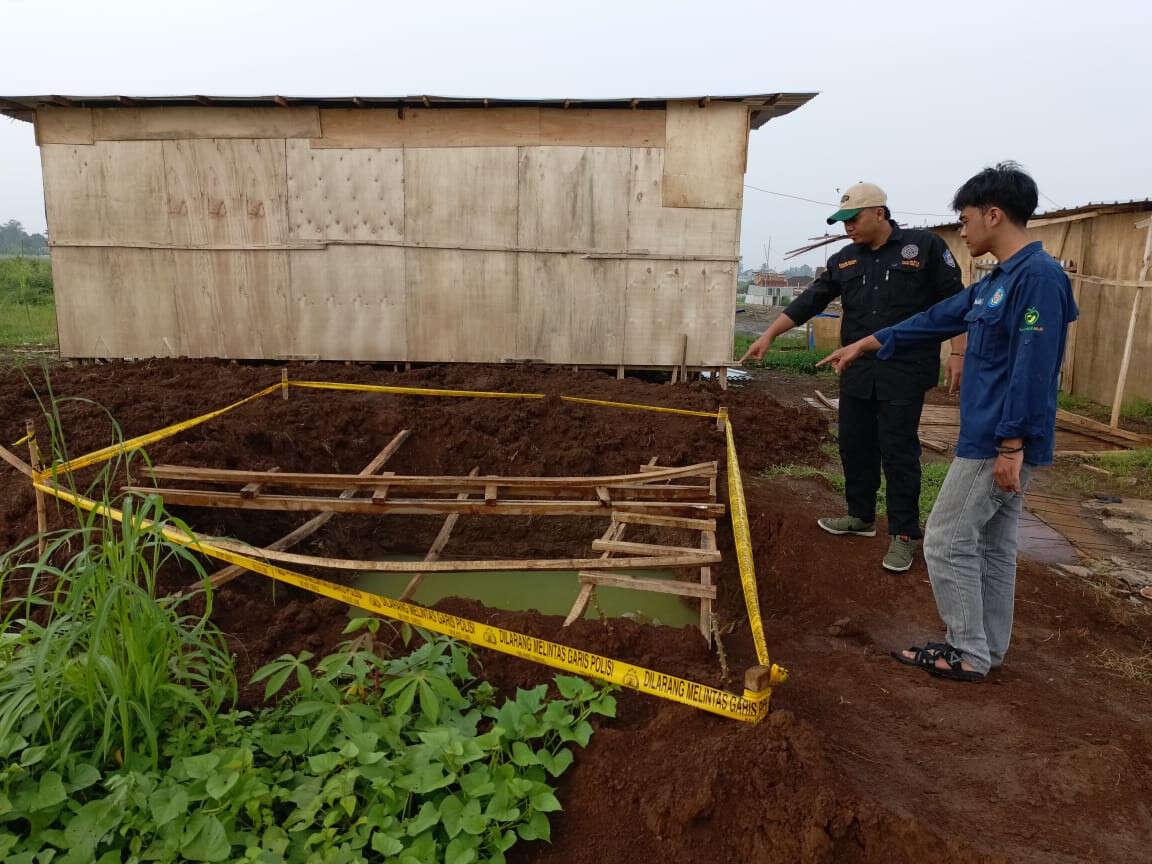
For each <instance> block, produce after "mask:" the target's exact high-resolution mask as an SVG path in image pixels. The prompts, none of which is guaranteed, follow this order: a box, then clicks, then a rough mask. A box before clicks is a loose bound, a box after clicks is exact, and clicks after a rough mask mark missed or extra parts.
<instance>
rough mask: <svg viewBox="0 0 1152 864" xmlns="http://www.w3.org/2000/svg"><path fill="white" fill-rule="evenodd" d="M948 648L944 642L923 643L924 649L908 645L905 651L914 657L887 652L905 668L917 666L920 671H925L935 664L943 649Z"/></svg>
mask: <svg viewBox="0 0 1152 864" xmlns="http://www.w3.org/2000/svg"><path fill="white" fill-rule="evenodd" d="M947 647H948V644H947V643H946V642H925V643H924V647H923V648H921V647H919V646H918V645H909V646H908V648H907V649H906V650H908V651H911V652H912V653H913V654H915V655H916V656H915V657H912V658H909V657H905V656H904V654H903V652H901V651H889V652H888V653H889V654H891V655H892V658H893V659H894V660H896V661H898V662H900V663H903V664H904V665H905V666H919V667H921V668H922V669H927V668H928V667H929V666H933V665H935V663H936V658H937V657H939V656H940V655H941V653H943V651H944V649H945V648H947Z"/></svg>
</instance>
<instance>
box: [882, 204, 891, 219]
mask: <svg viewBox="0 0 1152 864" xmlns="http://www.w3.org/2000/svg"><path fill="white" fill-rule="evenodd" d="M884 218H885V219H887V220H888V221H889V222H891V221H892V211H891V210H889V209H888V207H887V206H885V207H884Z"/></svg>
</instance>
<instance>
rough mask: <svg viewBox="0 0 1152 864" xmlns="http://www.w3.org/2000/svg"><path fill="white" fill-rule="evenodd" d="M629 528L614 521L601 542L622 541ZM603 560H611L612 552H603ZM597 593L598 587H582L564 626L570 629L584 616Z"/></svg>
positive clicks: (610, 523) (587, 584)
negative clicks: (594, 594) (593, 595)
mask: <svg viewBox="0 0 1152 864" xmlns="http://www.w3.org/2000/svg"><path fill="white" fill-rule="evenodd" d="M627 530H628V528H627V526H626V525H624V524H622V523H620V522H617V521H616V520H613V521H612V522H609V523H608V527H607V528H605V529H604V534H603V535H601V537H600V539H601V540H620V539H623V537H624V532H625V531H627ZM600 557H601V558H611V557H612V553H611V552H603V553H601V555H600ZM595 591H596V586H595V585H593V584H591V583H586V584H583V585H581V586H580V591H579V592H578V593H577V595H576V600H575V601H574V602H573V603H572V608H571V609H569V610H568V615H567V617H565V619H564V626H565V627H568V626H570V625H571V624H572V622H574V621H575V620H576V619H577V618H582V617H583V616H584V612H585V610H586V609H587V608H588V602H589V601H590V600H591V599H592V594H593V593H594V592H595Z"/></svg>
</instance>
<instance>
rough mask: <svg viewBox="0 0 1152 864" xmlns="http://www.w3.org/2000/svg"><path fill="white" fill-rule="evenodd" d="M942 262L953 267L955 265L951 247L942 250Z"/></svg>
mask: <svg viewBox="0 0 1152 864" xmlns="http://www.w3.org/2000/svg"><path fill="white" fill-rule="evenodd" d="M944 263H945V264H947V265H948V266H949V267H955V266H956V259H955V258H953V257H952V250H951V249H945V250H944Z"/></svg>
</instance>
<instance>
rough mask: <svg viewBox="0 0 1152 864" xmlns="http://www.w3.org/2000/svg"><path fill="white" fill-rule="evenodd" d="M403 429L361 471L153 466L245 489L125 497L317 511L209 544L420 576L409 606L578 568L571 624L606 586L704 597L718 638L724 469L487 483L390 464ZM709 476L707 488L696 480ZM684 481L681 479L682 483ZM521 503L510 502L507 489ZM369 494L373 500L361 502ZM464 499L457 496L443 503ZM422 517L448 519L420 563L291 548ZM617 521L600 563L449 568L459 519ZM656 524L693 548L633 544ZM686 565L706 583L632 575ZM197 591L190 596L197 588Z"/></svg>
mask: <svg viewBox="0 0 1152 864" xmlns="http://www.w3.org/2000/svg"><path fill="white" fill-rule="evenodd" d="M408 437H409V431H408V430H401V431H400V432H399V433H397V435H396V436H395V437H394V438H393V439H392V440H391V441H390V442H389V443H388V445H387V446H386V447H385V448H384V449H383V450H382V451H381V452H380V453H379V454H377V456H376V457H375V458H374V459H373V460H372V461H371V462H370V463H369V464H368V465H367V466H365V468H364V469H363V470H362V471H361V472H360V473H359V474H355V475H346V474H318V473H302V472H285V471H281V470H280V469H279V468H273V469H270V470H267V471H243V470H232V469H215V468H199V467H191V466H180V465H163V464H161V465H154V466H149V467H147V468H146V469H145V473H146V474H147V475H148V477H149V478H150V479H151V480H152V481H153V483H157V482H158V481H183V482H190V483H195V484H199V485H215V486H230V487H234V488H235V487H239V491H220V490H212V489H202V488H198V489H186V488H170V487H165V486H156V485H153V486H125V487H122V491H125V492H131V493H136V494H159V495H160V496H161V497H162V498H163V499H164V500H165V502H166V503H169V504H178V505H182V506H195V507H207V508H217V509H260V510H284V511H316V512H317V515H316V516H314V517H313V518H311V519H309V520H308V521H307V522H306V523H304V524H303V525H301V526H299V527H298V528H296V529H295V530H293V531H291V532H289V533H288V534H286V535H285V536H284V537H281V538H280V539H278V540H276V541H274V542H273V543H271V544H269V545H268V546H266V547H255V546H250V545H248V544H245V543H237V542H233V541H230V540H225V539H221V538H206V539H209V540H210V542H212V543H213V544H215V545H218V546H220V547H221V548H226V549H231V550H233V551H236V552H240V553H243V554H246V555H250V556H252V557H255V558H258V559H260V560H263V561H266V562H281V563H291V564H296V565H304V566H312V567H320V568H327V569H341V570H351V571H361V572H363V571H374V572H404V573H410V574H412V575H411V578H410V580H409V582H408V584H407V585H406V587H405V588H404V591H403V592H402V593H401V595H400V597H399V599H400V600H403V601H407V600H409V599H410V598H411V597H412V595H413V594H414V593H415V592H416V590H417V589H418V588H419V586H420V584H421V582H422V580H423V578H424V577H425V575H427V574H428V573H434V572H459V571H465V572H483V571H491V570H504V571H529V572H545V571H555V570H575V571H577V574H578V576H577V578H578V579H579V581H580V590H579V592H578V594H577V598H576V601H575V602H574V604H573V606H572V610H571V611H570V613H569V615H568V617H567V619H566V620H565V626H567V625H569V624H571V623H572V622H573V621H575V620H576V619H577V618H579V617H581V616H582V615H583V614H584V612H585V611H586V609H587V606H588V603H589V601H590V600H591V599H592V597H593V595H594V593H595V589H596V587H597V586H599V585H607V586H612V587H618V588H627V589H630V590H636V591H650V592H654V593H664V594H675V595H678V596H681V597H686V598H694V599H698V600H699V601H700V624H699V629H700V633H701V635H702V636H703V637H704V639H705V640H706V641H708V642H709V643H710V642H711V633H712V629H713V628H712V601H714V600H715V599H716V587H715V585H713V584H712V569H711V566H712V565H714V564H716V563H718V562H719V561H720V560H721V556H720V553H719V552H718V551H717V549H716V540H715V536H716V535H715V532H716V521H715V517H716V516H719V515H723V513H724V511H725V508H724V506H723V505H722V504H719V503H718V502H717V500H716V475H717V471H718V466H717V463H716V462H704V463H699V464H696V465H688V466H682V467H660V466H657V465H656V459H655V458H653V459H652V460H651V461H649V463H648V464H646V465H643V466H641V467H640V471H639V472H638V473H635V474H617V475H607V476H591V477H589V476H576V477H523V476H511V477H510V476H491V475H480V474H479V469H478V468H474V469H473V470H472V471H471V472H470V473H469V474H468V475H467V476H464V477H459V476H424V475H397V474H395V473H392V472H383V473H382V472H381V470H380V469H381V468H383V466H384V465H385V464H386V463H387V461H388V460H389V459H390V458H391V457H392V456H393V455H394V454H395V453H396V451H397V450H398V449H399V448H400V446H401V445H402V444H403V443H404V442H405V441H406V440H407V439H408ZM693 479H695V480H704V481H705V483H704V484H700V483H686V482H683V481H686V480H693ZM673 481H681V482H673ZM270 487H277V488H285V489H291V490H300V489H305V490H329V489H340V493H339V495H337V496H335V497H318V496H308V495H302V494H276V493H273V492H270V491H268V490H269V488H270ZM413 491H415V492H416V493H418V494H420V495H421V496H422V497H419V498H400V497H397V494H398V493H404V492H408V493H412V492H413ZM502 491H504V492H511V493H513V494H515V495H516V496H517V497H516V498H513V499H505V498H502V497H501V492H502ZM358 493H362V494H363V495H365V496H367V497H357V494H358ZM437 495H439V496H454V497H436V496H437ZM341 512H356V513H376V514H388V513H393V514H395V513H424V514H443V515H445V517H446V518H445V520H444V523H443V525H442V526H441V529H440V531H439V532H438V534H437V536H436V539H435V540H434V541H433V543H432V545H431V547H430V548H429V549H428V551H427V553H426V554H425V556H424V559H423V560H422V561H419V562H397V561H370V560H359V559H344V558H332V557H321V556H313V555H301V554H297V553H294V552H290V551H288V550H289V549H290V548H291V547H292V546H294V545H296V544H298V543H300V542H301V541H303V540H304V539H306V538H307V537H309V536H311V535H312V534H314V533H315V532H316V531H317V530H319V529H320V528H321V527H322V526H323V525H324V524H326V523H327V522H328V521H329V520H331V519H332V518H333V516H335V515H336V514H337V513H341ZM526 513H528V514H532V515H543V516H571V515H584V516H598V515H602V516H607V517H608V519H609V525H608V528H607V529H606V530H605V531H604V533H603V534H602V535H601V536H600V538H599V539H596V540H593V541H592V543H591V546H592V550H593V551H594V552H599V553H600V555H599V557H598V558H554V559H527V560H521V559H489V560H480V561H469V560H465V561H441V560H440V556H441V554H442V552H443V550H444V547H445V546H446V545H447V543H448V540H449V538H450V536H451V533H452V530H453V529H454V527H455V524H456V521H457V520H458V518H459V516H460V515H462V514H470V515H524V514H526ZM637 525H639V526H648V527H654V528H660V529H664V530H676V531H683V532H689V533H691V534H695V535H698V536H697V538H696V539H695V540H693V542H692V545H685V546H679V545H669V544H667V543H637V542H629V541H625V540H624V539H623V538H624V533H625V531H626V530H627V529H628V527H629V526H637ZM641 568H644V569H649V568H651V569H681V570H693V571H695V572H697V573H698V574H699V577H698V578H699V581H690V580H680V579H664V578H653V577H639V576H633V575H629V574H627V573H626V572H621V571H627V570H634V569H641ZM242 572H243V568H241V567H239V566H236V565H232V566H229V567H225V568H223V569H221V570H219V571H217V572H216V573H214V574H212V575H211V576H210V577H209V579H208V582H209V584H211V585H212V586H213V587H219V586H221V585H224V584H227V582H229V581H231V580H232V579H234V578H236V576H238V575H239V574H240V573H242ZM195 587H197V586H195V585H193V586H189V587H188V588H187V589H185V590H192V589H194V588H195Z"/></svg>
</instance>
